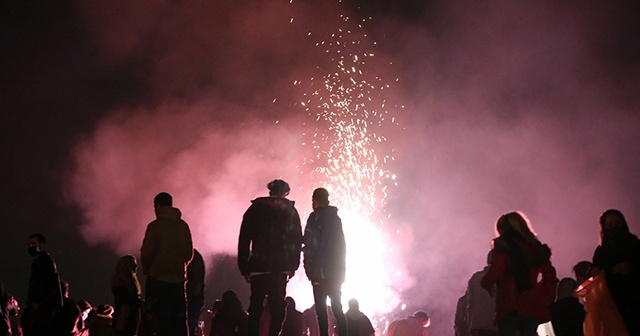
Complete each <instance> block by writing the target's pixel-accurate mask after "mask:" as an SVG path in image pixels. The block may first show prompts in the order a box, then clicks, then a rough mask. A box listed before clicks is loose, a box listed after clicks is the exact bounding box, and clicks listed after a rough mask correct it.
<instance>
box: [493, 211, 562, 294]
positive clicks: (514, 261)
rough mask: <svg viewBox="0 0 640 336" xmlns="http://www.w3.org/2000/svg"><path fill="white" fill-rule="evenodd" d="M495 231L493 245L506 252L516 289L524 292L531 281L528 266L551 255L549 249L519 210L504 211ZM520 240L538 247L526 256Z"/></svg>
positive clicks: (534, 264)
mask: <svg viewBox="0 0 640 336" xmlns="http://www.w3.org/2000/svg"><path fill="white" fill-rule="evenodd" d="M496 233H497V234H498V238H496V239H495V240H494V244H495V245H494V247H495V248H498V249H500V250H501V251H503V252H504V253H506V254H507V256H508V258H509V260H510V261H511V263H510V264H511V267H510V269H511V275H512V276H513V279H514V281H515V284H516V287H517V289H518V291H520V292H524V291H525V290H527V289H529V288H531V286H533V283H532V281H531V279H529V268H531V267H537V266H540V265H541V264H542V263H544V262H545V261H546V260H549V258H550V256H551V250H550V249H549V248H548V247H547V246H546V245H542V244H541V243H540V241H539V240H538V238H537V237H536V234H535V232H534V231H533V229H532V228H531V224H530V222H529V220H528V219H527V217H526V216H525V215H524V214H523V213H522V212H520V211H512V212H509V213H506V214H504V215H502V216H500V218H498V221H497V222H496ZM521 242H524V243H525V244H526V245H537V246H540V247H542V249H540V248H538V249H537V251H536V253H535V255H534V256H528V255H526V254H525V252H524V251H523V250H522V249H521V244H522V243H521Z"/></svg>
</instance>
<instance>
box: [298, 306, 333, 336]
mask: <svg viewBox="0 0 640 336" xmlns="http://www.w3.org/2000/svg"><path fill="white" fill-rule="evenodd" d="M326 311H327V317H328V321H329V323H328V324H329V335H330V336H333V335H335V327H336V319H335V318H334V317H333V313H332V312H331V307H330V306H327V309H326ZM302 315H303V316H304V321H305V325H306V327H307V329H308V331H309V332H308V333H309V336H320V326H319V325H318V314H316V305H315V304H313V305H311V307H310V308H307V309H305V310H304V311H303V312H302Z"/></svg>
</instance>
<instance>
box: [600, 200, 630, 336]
mask: <svg viewBox="0 0 640 336" xmlns="http://www.w3.org/2000/svg"><path fill="white" fill-rule="evenodd" d="M601 272H604V273H605V275H606V283H607V286H608V287H609V292H610V293H611V298H612V299H613V301H614V302H615V304H616V306H617V307H618V311H619V312H620V316H621V317H622V320H623V321H624V324H625V325H626V327H627V331H628V332H629V335H640V240H638V238H637V237H636V236H635V235H633V234H631V232H629V226H628V225H627V221H626V220H625V218H624V216H623V215H622V213H621V212H620V211H618V210H615V209H610V210H607V211H605V212H604V213H603V214H602V216H600V246H598V247H597V248H596V250H595V252H594V255H593V265H592V268H591V274H592V275H598V274H600V273H601Z"/></svg>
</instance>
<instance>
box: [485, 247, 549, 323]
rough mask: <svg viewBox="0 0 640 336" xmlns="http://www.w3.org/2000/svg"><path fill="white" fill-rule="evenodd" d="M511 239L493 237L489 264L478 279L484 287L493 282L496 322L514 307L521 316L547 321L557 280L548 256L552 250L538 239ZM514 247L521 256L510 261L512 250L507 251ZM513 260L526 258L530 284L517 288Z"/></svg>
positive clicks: (491, 284)
mask: <svg viewBox="0 0 640 336" xmlns="http://www.w3.org/2000/svg"><path fill="white" fill-rule="evenodd" d="M510 241H511V243H510V244H509V243H507V241H506V239H503V238H496V239H495V240H494V249H493V252H492V257H491V258H492V260H491V266H490V267H489V271H488V272H487V274H486V275H485V276H484V277H483V278H482V281H481V284H482V287H484V288H485V289H487V290H490V289H491V288H492V287H493V285H494V284H495V285H496V322H498V321H500V320H501V319H503V318H504V317H506V316H507V315H509V314H510V313H511V312H514V311H515V312H516V313H517V314H518V315H520V316H524V317H531V318H535V319H537V320H538V321H540V323H544V322H548V321H549V320H551V313H550V312H549V305H550V304H552V303H553V302H554V299H555V291H556V284H557V282H558V279H557V278H556V269H555V268H554V267H553V266H552V265H551V261H550V259H549V256H550V254H551V251H550V250H549V248H548V247H547V245H542V244H541V243H539V242H537V241H536V242H535V243H527V242H525V241H524V240H522V239H515V238H512V239H511V240H510ZM514 248H517V249H518V250H519V251H520V252H522V256H523V258H522V259H521V260H519V261H512V259H513V257H512V256H513V253H510V251H512V250H513V249H514ZM514 262H520V263H522V262H525V263H526V265H527V266H526V267H527V272H528V276H529V282H530V287H529V288H528V289H526V290H524V291H519V290H518V288H517V284H516V278H515V276H514V272H513V271H514V268H515V267H516V265H515V264H514ZM520 266H523V265H520ZM540 275H541V277H540Z"/></svg>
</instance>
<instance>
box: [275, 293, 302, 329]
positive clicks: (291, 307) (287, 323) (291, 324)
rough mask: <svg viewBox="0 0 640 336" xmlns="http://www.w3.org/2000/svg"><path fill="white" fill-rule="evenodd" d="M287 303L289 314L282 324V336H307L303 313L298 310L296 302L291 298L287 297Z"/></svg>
mask: <svg viewBox="0 0 640 336" xmlns="http://www.w3.org/2000/svg"><path fill="white" fill-rule="evenodd" d="M285 301H286V302H287V314H286V317H285V319H284V323H283V324H282V332H281V333H280V336H301V335H305V336H306V335H307V331H306V329H305V322H304V316H303V314H302V312H301V311H298V310H296V301H295V300H294V299H293V298H292V297H290V296H287V297H286V298H285Z"/></svg>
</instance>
